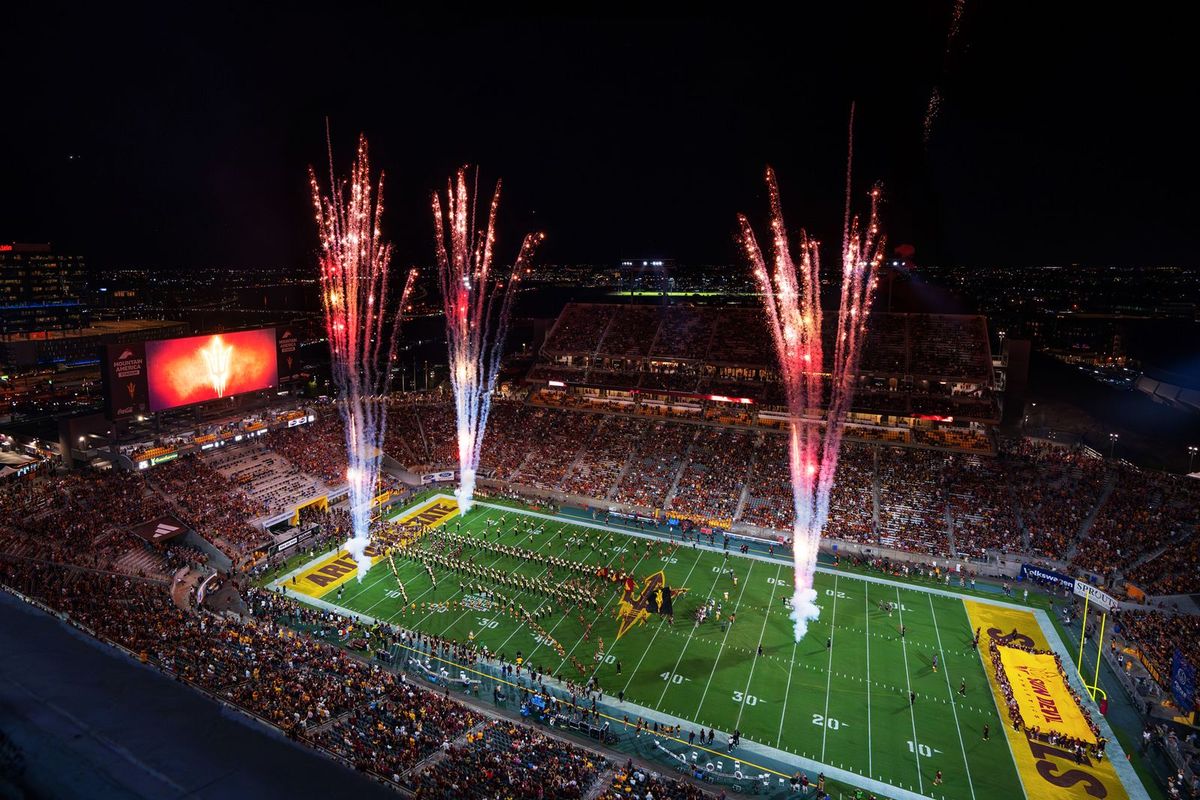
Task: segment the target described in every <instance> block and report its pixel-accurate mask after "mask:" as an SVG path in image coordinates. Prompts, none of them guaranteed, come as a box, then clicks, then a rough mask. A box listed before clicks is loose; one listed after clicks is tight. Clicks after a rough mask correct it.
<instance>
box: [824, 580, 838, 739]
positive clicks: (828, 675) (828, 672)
mask: <svg viewBox="0 0 1200 800" xmlns="http://www.w3.org/2000/svg"><path fill="white" fill-rule="evenodd" d="M837 586H838V576H837V575H834V576H833V611H832V612H831V613H830V615H829V646H828V647H826V648H825V649H826V650H828V651H829V666H828V667H826V668H825V717H824V721H825V724H824V725H822V726H821V760H822V761H824V760H825V739H826V738H827V737H828V736H829V688H830V686H832V685H833V632H834V630H835V628H834V625H835V624H836V623H837V596H838V591H837Z"/></svg>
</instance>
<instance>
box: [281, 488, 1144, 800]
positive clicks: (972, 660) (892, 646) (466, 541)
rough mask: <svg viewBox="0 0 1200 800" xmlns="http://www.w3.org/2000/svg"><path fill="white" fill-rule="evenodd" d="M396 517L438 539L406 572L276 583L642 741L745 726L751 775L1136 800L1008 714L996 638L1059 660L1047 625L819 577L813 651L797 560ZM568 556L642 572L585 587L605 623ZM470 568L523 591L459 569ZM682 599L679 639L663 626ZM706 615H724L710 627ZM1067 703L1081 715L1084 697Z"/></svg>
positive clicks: (451, 513)
mask: <svg viewBox="0 0 1200 800" xmlns="http://www.w3.org/2000/svg"><path fill="white" fill-rule="evenodd" d="M390 518H391V519H392V520H394V521H397V522H399V521H413V520H417V519H422V520H424V521H425V523H426V524H427V525H429V526H431V527H432V526H440V527H438V528H437V530H435V531H433V532H431V533H428V534H426V535H425V536H423V537H421V538H419V539H417V540H416V542H415V543H414V544H412V545H411V546H410V548H409V549H408V550H407V551H403V552H402V551H400V550H394V551H393V552H392V554H391V556H390V558H389V557H388V556H387V555H386V554H384V553H383V552H382V551H376V552H375V553H374V558H375V565H374V567H373V568H372V569H371V571H370V572H369V573H368V575H367V577H366V579H365V580H363V581H362V582H361V583H360V582H359V581H357V580H356V579H355V575H354V572H353V562H352V560H350V561H349V563H348V565H347V564H345V563H342V560H343V559H344V558H345V556H346V554H345V553H344V552H340V553H339V552H333V553H330V554H327V555H324V556H320V557H318V558H315V559H313V560H312V561H310V562H309V563H307V564H305V565H303V566H301V567H299V568H297V569H296V570H294V571H292V572H290V573H288V574H287V575H286V576H284V577H281V578H280V579H279V580H278V582H276V583H273V584H271V586H272V588H276V587H278V586H283V587H286V589H287V591H288V593H289V594H292V595H293V596H295V597H297V598H298V599H300V600H304V601H308V602H313V601H316V602H318V603H319V604H320V605H322V606H325V607H330V608H335V609H338V610H341V611H343V612H344V613H346V614H347V615H358V616H360V617H367V618H371V619H374V620H378V621H381V622H387V623H391V624H395V625H398V626H400V627H402V628H406V629H409V630H418V631H421V632H423V633H427V634H431V635H435V636H440V637H445V638H449V639H453V640H455V641H457V642H460V643H464V644H465V643H473V644H474V645H475V646H477V647H483V646H486V647H487V648H488V650H489V652H490V653H491V654H492V655H493V656H495V655H500V654H502V655H503V657H504V659H505V660H506V661H508V662H510V663H511V662H515V661H516V659H517V658H518V654H519V656H520V658H521V660H522V662H523V663H524V664H525V665H527V666H529V667H533V668H534V669H537V670H538V671H539V672H541V673H543V674H550V675H553V676H559V675H561V676H562V678H563V679H565V680H570V681H573V682H575V683H576V684H583V683H585V682H586V681H587V679H588V678H590V677H593V676H594V677H595V679H596V680H597V682H598V684H599V686H600V688H601V689H602V690H603V692H604V696H605V702H606V704H607V705H608V707H609V709H610V714H611V713H612V710H613V709H615V710H616V715H614V716H615V718H616V720H617V722H614V723H613V725H614V728H616V729H618V731H617V732H619V733H620V732H623V730H622V726H621V725H620V719H621V717H622V716H623V715H626V714H627V715H628V717H629V719H630V721H631V722H630V728H629V732H630V733H632V731H633V727H632V726H633V721H634V720H636V719H637V718H638V717H639V716H647V718H653V719H657V720H658V721H660V722H663V723H670V722H673V721H676V720H681V721H684V722H683V732H682V734H680V735H679V736H678V738H677V739H676V740H675V741H665V743H666V744H668V745H671V746H672V747H673V749H675V750H676V751H679V752H685V751H686V750H687V734H688V731H689V730H694V731H695V732H696V733H697V734H699V732H700V730H701V729H709V728H713V729H715V730H716V732H717V741H716V744H714V745H713V747H712V749H713V750H718V751H721V752H722V753H723V752H724V751H725V749H726V743H727V741H728V737H729V735H730V734H731V733H732V732H733V731H734V730H738V731H740V733H741V738H742V744H741V746H739V747H738V748H737V749H736V750H735V752H734V753H733V754H732V756H726V758H727V760H728V761H730V762H732V761H733V760H734V759H737V760H739V761H740V762H741V763H743V764H746V765H751V767H750V768H749V769H748V771H751V772H752V771H755V770H754V769H753V765H755V764H756V762H758V761H759V760H760V758H759V757H760V756H761V757H762V758H763V759H767V760H769V761H770V763H772V764H774V765H775V771H776V772H780V771H781V770H780V769H779V765H780V764H783V765H787V766H788V767H790V769H791V770H793V771H794V770H795V769H798V768H805V769H810V770H820V771H824V772H826V773H827V774H829V775H830V777H831V778H833V779H836V780H842V781H844V782H847V783H850V784H852V785H853V784H857V785H864V784H865V785H868V786H871V787H872V788H876V789H877V788H883V789H884V791H882V792H880V793H881V794H882V795H886V796H892V797H913V796H924V797H933V798H954V799H955V800H958V799H959V798H969V799H970V800H1001V798H1004V799H1005V800H1007V799H1008V798H1013V797H1021V796H1023V797H1028V798H1043V797H1046V798H1060V797H1061V798H1069V797H1085V796H1091V797H1097V798H1105V797H1108V798H1124V797H1127V796H1129V795H1128V794H1127V792H1126V790H1125V788H1124V787H1123V786H1122V784H1121V781H1120V779H1118V777H1117V774H1116V773H1115V771H1114V770H1113V767H1112V765H1111V764H1110V763H1109V761H1108V760H1107V759H1106V760H1103V761H1099V762H1098V761H1096V760H1095V759H1091V760H1089V759H1088V758H1086V757H1085V758H1084V759H1083V761H1084V763H1077V762H1076V759H1075V758H1074V757H1073V755H1072V754H1070V753H1067V752H1065V751H1060V752H1057V753H1056V752H1053V751H1054V748H1050V747H1046V746H1044V745H1039V744H1037V743H1031V742H1028V741H1027V740H1026V738H1025V736H1024V734H1022V733H1020V732H1016V731H1014V730H1013V729H1012V726H1011V724H1009V723H1008V714H1007V713H1003V715H1002V714H1001V711H1002V710H1003V709H1004V699H1003V697H1002V695H1001V694H1000V692H999V690H998V687H997V684H996V683H995V680H996V678H995V675H994V673H992V672H991V671H990V670H985V665H984V661H983V659H984V658H986V657H987V641H988V639H987V637H988V636H989V633H993V634H996V635H1001V634H1002V635H1005V636H1008V635H1010V634H1011V632H1012V631H1014V630H1019V632H1020V633H1022V634H1025V635H1027V636H1029V637H1030V639H1031V640H1032V641H1034V642H1036V643H1037V644H1038V645H1039V646H1045V643H1046V636H1045V633H1044V632H1043V631H1042V630H1041V627H1040V625H1039V624H1038V621H1037V619H1036V617H1035V616H1034V614H1033V613H1031V612H1030V611H1026V610H1022V609H1020V608H1017V607H1015V606H1011V605H1009V604H1004V603H996V602H990V601H986V600H983V601H981V600H976V599H969V600H966V601H964V600H963V599H961V598H959V597H956V596H950V595H949V594H948V593H946V592H938V591H927V590H924V589H922V588H919V587H913V586H909V585H905V584H902V583H900V582H895V581H890V580H886V579H882V578H874V577H871V576H860V575H855V574H839V573H837V571H836V570H823V571H821V572H819V573H818V575H817V579H816V589H817V592H818V596H819V598H820V599H819V603H820V605H821V615H820V618H819V619H818V620H817V621H816V622H815V623H814V624H813V625H812V626H811V627H810V629H809V633H808V635H807V636H806V637H805V638H804V640H803V641H801V642H799V643H796V642H795V641H794V640H793V637H792V622H791V620H790V619H789V616H788V615H789V611H790V609H789V607H788V605H787V601H788V599H789V598H790V595H791V591H792V567H791V565H790V563H785V561H784V560H783V559H781V558H776V559H772V558H768V557H764V556H749V557H747V556H742V555H739V554H737V552H736V547H735V546H734V545H732V544H731V546H730V547H731V549H730V552H729V553H728V554H724V553H722V552H720V551H719V546H720V544H721V539H720V537H718V538H717V539H716V544H717V545H718V547H717V549H713V548H708V547H704V546H703V545H701V546H699V547H696V546H693V543H691V542H687V543H684V542H681V541H680V540H679V538H678V537H677V536H676V538H675V539H674V540H673V541H669V540H667V539H666V538H662V537H659V536H652V535H649V534H647V535H645V536H641V535H637V534H631V533H629V532H625V531H618V530H612V529H608V528H605V527H604V526H603V525H601V524H599V523H595V524H588V523H586V522H584V521H578V522H572V521H570V520H568V519H564V518H559V517H554V516H550V515H546V514H540V513H537V512H533V511H529V510H523V509H519V508H516V507H512V506H509V505H500V504H492V503H488V502H483V503H479V504H478V505H477V506H476V507H475V508H473V509H472V510H471V511H470V513H468V514H466V515H459V513H458V508H457V506H456V505H455V501H454V499H453V498H452V497H449V496H447V495H436V496H434V497H432V498H429V499H425V500H423V501H421V502H420V503H419V504H417V505H415V506H412V507H409V508H408V509H405V510H402V511H400V512H398V513H395V514H394V515H390ZM431 554H432V556H431ZM550 557H554V558H556V559H563V560H567V561H570V562H576V563H577V564H580V563H584V564H586V565H587V569H588V571H589V572H592V571H593V570H601V569H604V570H606V571H608V572H609V573H611V572H613V571H621V572H624V573H628V574H629V575H630V576H631V581H625V580H623V579H618V580H615V581H614V580H612V579H611V577H605V578H604V579H603V580H602V581H601V580H598V579H596V578H595V572H592V574H591V575H590V576H588V577H587V579H586V580H587V582H588V585H589V586H590V587H591V588H592V589H593V590H594V591H595V598H596V601H597V605H598V608H597V607H593V606H591V605H590V603H589V604H586V606H587V607H586V608H585V607H578V608H577V607H575V606H574V605H571V604H569V603H568V602H567V601H565V600H563V599H561V597H556V596H552V595H550V594H548V593H547V591H546V590H545V587H546V586H559V585H561V584H563V582H564V581H567V580H574V581H576V583H577V584H578V585H582V584H583V582H584V581H581V580H579V579H580V578H581V576H583V575H584V572H583V570H582V567H575V568H574V570H573V571H570V570H568V569H567V568H564V567H563V566H562V565H561V562H560V564H559V565H558V566H553V565H551V564H550V563H548V561H547V560H546V559H548V558H550ZM439 559H440V560H439ZM453 563H469V564H471V565H472V566H473V567H474V568H482V569H485V570H495V571H496V572H495V573H492V574H503V575H508V576H513V577H515V578H517V579H518V580H523V581H524V584H525V586H522V585H520V584H519V583H518V584H516V585H513V584H499V583H495V582H491V581H489V580H488V579H486V578H484V577H476V576H472V575H469V574H466V573H465V572H464V571H461V570H458V569H450V568H449V567H448V566H447V565H448V564H453ZM393 567H394V569H395V574H394V573H393ZM551 571H553V575H554V578H553V580H551V579H550V578H549V575H550V573H551ZM431 574H432V576H433V578H435V579H436V586H435V583H434V581H433V580H431V577H430V576H431ZM477 585H479V586H482V587H483V588H484V590H485V591H483V592H481V591H479V589H478V588H477ZM527 587H528V588H527ZM666 587H669V589H670V591H671V594H672V595H673V601H672V603H671V606H672V608H671V609H670V610H671V611H673V620H674V621H673V624H672V623H671V621H670V619H669V618H668V616H667V615H665V614H663V613H661V611H662V610H663V609H662V608H661V605H662V601H661V597H662V590H663V589H664V588H666ZM491 593H495V594H499V595H502V596H503V600H501V601H500V602H496V601H495V595H492V596H491V597H489V596H488V595H489V594H491ZM406 598H407V599H406ZM509 603H512V604H513V605H514V606H515V611H514V612H510V610H509V607H508V605H509ZM501 606H503V607H501ZM702 607H707V609H708V610H707V612H706V614H705V615H704V619H703V621H702V622H697V619H698V615H699V614H698V612H699V610H700V609H701V608H702ZM655 608H658V612H659V613H655V611H654V610H653V609H655ZM525 612H529V613H530V614H531V615H533V618H532V620H527V619H526V617H525ZM977 628H979V629H981V639H980V642H979V645H978V647H975V646H973V644H972V639H973V636H974V634H975V631H976V629H977ZM902 631H903V635H902V633H901V632H902ZM760 653H761V654H760ZM981 654H982V657H981ZM1067 666H1068V667H1069V664H1068V665H1067ZM455 674H456V672H455ZM621 696H623V698H624V699H623V701H618V697H621ZM1060 702H1073V701H1072V700H1071V698H1070V696H1069V693H1068V694H1066V696H1065V698H1063V699H1062V700H1061V701H1060ZM1093 713H1094V712H1093ZM985 726H986V727H987V728H988V733H989V738H988V740H986V741H985V740H984V728H985ZM1113 745H1114V747H1113V748H1110V753H1111V754H1114V755H1116V754H1118V753H1119V750H1116V749H1115V742H1114V743H1113ZM1010 748H1011V749H1010ZM709 757H715V756H711V755H710V756H709ZM1121 757H1123V756H1121ZM939 773H940V780H939V777H938V774H939ZM863 779H866V781H864V780H863ZM1139 788H1140V787H1139Z"/></svg>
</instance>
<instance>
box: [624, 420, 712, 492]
mask: <svg viewBox="0 0 1200 800" xmlns="http://www.w3.org/2000/svg"><path fill="white" fill-rule="evenodd" d="M695 434H696V428H695V427H694V426H692V425H672V424H671V423H669V422H654V423H651V424H650V425H648V426H645V428H644V430H643V432H642V434H641V436H640V437H639V440H638V446H637V451H636V452H635V453H633V455H632V456H631V457H630V459H629V463H628V466H627V467H626V469H625V474H624V475H623V476H622V477H621V482H620V484H619V485H618V486H617V490H616V493H615V495H614V497H615V499H616V500H617V502H620V503H626V504H628V505H634V506H641V507H643V508H651V509H657V508H662V506H663V503H665V502H666V500H667V493H668V492H670V490H671V487H672V485H673V484H674V482H675V476H676V475H678V474H679V468H680V466H681V465H682V463H683V459H684V458H685V454H686V453H687V449H688V444H689V443H690V441H691V438H692V437H693V436H694V435H695Z"/></svg>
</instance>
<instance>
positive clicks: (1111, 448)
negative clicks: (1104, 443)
mask: <svg viewBox="0 0 1200 800" xmlns="http://www.w3.org/2000/svg"><path fill="white" fill-rule="evenodd" d="M1120 438H1121V434H1119V433H1110V434H1109V435H1108V442H1109V444H1108V457H1109V458H1112V457H1113V453H1115V452H1116V450H1117V439H1120Z"/></svg>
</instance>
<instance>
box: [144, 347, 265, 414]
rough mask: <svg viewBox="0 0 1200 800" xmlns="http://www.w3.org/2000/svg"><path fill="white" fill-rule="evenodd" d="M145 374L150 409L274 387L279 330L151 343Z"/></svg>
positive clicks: (200, 401)
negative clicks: (276, 338)
mask: <svg viewBox="0 0 1200 800" xmlns="http://www.w3.org/2000/svg"><path fill="white" fill-rule="evenodd" d="M146 373H147V377H148V379H149V399H150V410H151V411H162V410H163V409H167V408H174V407H176V406H186V405H190V404H191V403H203V402H206V401H210V400H219V399H220V398H222V397H230V396H232V395H235V394H241V393H242V392H253V391H257V390H259V389H270V388H272V387H273V386H275V385H276V384H277V382H278V379H279V373H278V370H277V368H276V362H275V329H274V328H263V329H260V330H253V331H239V332H236V333H218V334H213V335H211V336H189V337H187V338H185V339H161V340H159V341H151V342H146Z"/></svg>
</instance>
